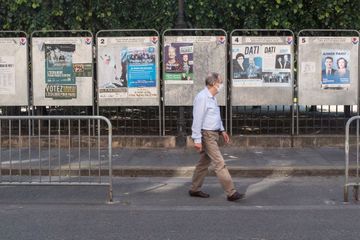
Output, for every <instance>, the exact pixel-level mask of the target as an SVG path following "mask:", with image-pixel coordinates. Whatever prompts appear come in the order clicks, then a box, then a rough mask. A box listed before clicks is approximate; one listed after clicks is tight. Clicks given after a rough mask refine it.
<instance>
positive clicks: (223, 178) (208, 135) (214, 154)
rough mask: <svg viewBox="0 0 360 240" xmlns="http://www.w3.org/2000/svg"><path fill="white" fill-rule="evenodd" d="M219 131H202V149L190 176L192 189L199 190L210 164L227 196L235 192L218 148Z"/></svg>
mask: <svg viewBox="0 0 360 240" xmlns="http://www.w3.org/2000/svg"><path fill="white" fill-rule="evenodd" d="M218 142H219V133H218V132H215V131H207V130H203V131H202V148H203V149H202V151H201V152H200V160H199V162H198V164H197V165H196V168H195V171H194V175H193V178H192V185H191V190H192V191H199V189H200V188H201V186H202V184H203V182H204V179H205V177H206V175H207V173H208V167H209V166H210V164H211V166H212V168H213V169H214V171H215V173H216V176H217V178H218V180H219V182H220V184H221V185H222V187H223V189H224V191H225V193H226V195H227V196H231V195H232V194H233V193H235V192H236V190H235V187H234V183H233V181H232V179H231V176H230V173H229V170H228V169H227V168H226V165H225V162H224V158H223V156H222V154H221V152H220V149H219V145H218Z"/></svg>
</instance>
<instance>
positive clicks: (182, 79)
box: [164, 43, 194, 84]
mask: <svg viewBox="0 0 360 240" xmlns="http://www.w3.org/2000/svg"><path fill="white" fill-rule="evenodd" d="M193 53H194V45H193V43H171V44H166V45H165V53H164V54H165V56H164V61H165V76H164V79H165V80H166V81H167V82H166V83H173V84H193V77H194V73H193V69H194V66H193V64H194V61H193Z"/></svg>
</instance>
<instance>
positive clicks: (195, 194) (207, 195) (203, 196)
mask: <svg viewBox="0 0 360 240" xmlns="http://www.w3.org/2000/svg"><path fill="white" fill-rule="evenodd" d="M189 195H190V196H191V197H200V198H208V197H210V195H209V194H207V193H204V192H202V191H196V192H194V191H191V190H190V191H189Z"/></svg>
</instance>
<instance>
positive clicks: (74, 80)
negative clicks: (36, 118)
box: [32, 37, 93, 106]
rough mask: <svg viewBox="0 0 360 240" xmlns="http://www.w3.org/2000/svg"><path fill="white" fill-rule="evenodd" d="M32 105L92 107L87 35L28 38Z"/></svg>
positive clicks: (91, 81) (91, 82) (90, 53)
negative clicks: (30, 39) (30, 47)
mask: <svg viewBox="0 0 360 240" xmlns="http://www.w3.org/2000/svg"><path fill="white" fill-rule="evenodd" d="M32 63H33V67H32V69H33V97H34V100H33V104H34V105H35V106H92V105H93V77H92V76H93V75H92V74H93V72H92V71H93V70H92V38H91V37H49V38H40V37H34V38H32Z"/></svg>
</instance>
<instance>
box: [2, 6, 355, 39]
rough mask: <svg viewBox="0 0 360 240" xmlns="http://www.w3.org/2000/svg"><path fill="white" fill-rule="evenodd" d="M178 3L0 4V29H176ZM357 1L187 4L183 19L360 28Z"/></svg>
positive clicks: (208, 23)
mask: <svg viewBox="0 0 360 240" xmlns="http://www.w3.org/2000/svg"><path fill="white" fill-rule="evenodd" d="M177 4H178V1H177V0H122V1H116V0H113V1H104V0H57V1H51V0H13V1H9V0H0V28H1V29H2V30H23V31H26V32H28V33H30V32H32V31H34V30H39V29H44V30H52V29H87V30H91V31H92V32H96V31H98V30H101V29H113V28H124V29H125V28H155V29H157V30H159V31H161V30H164V29H166V28H171V27H174V26H175V22H176V17H177V11H178V5H177ZM359 12H360V4H359V1H354V0H273V1H271V0H241V1H240V0H185V19H186V22H187V23H188V25H189V27H193V28H223V29H225V30H228V31H231V30H232V29H235V28H288V29H291V30H293V31H298V30H300V29H304V28H325V29H327V28H330V29H334V28H340V29H344V28H347V29H360V14H359Z"/></svg>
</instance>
